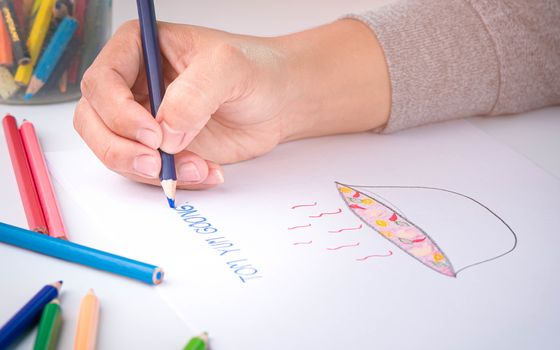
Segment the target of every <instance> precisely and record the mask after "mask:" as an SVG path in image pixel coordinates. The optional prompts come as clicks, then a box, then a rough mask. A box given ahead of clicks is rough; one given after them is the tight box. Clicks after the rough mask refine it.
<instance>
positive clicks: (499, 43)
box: [347, 0, 560, 132]
mask: <svg viewBox="0 0 560 350" xmlns="http://www.w3.org/2000/svg"><path fill="white" fill-rule="evenodd" d="M347 17H350V18H355V19H358V20H360V21H362V22H364V23H366V24H367V25H368V26H369V27H370V28H371V29H372V30H373V32H374V33H375V35H376V37H377V39H378V40H379V42H380V44H381V46H382V47H383V50H384V53H385V58H386V61H387V66H388V68H389V75H390V79H391V89H392V94H391V97H392V102H391V116H390V119H389V122H388V124H387V126H386V127H385V129H384V132H392V131H396V130H400V129H404V128H408V127H413V126H416V125H421V124H425V123H429V122H435V121H441V120H448V119H454V118H461V117H466V116H474V115H479V116H481V115H499V114H511V113H519V112H524V111H528V110H532V109H536V108H539V107H544V106H549V105H554V104H560V0H393V1H390V2H387V1H385V2H384V3H382V4H380V5H379V6H378V7H376V8H374V9H373V10H371V11H368V12H366V13H363V14H355V15H349V16H347Z"/></svg>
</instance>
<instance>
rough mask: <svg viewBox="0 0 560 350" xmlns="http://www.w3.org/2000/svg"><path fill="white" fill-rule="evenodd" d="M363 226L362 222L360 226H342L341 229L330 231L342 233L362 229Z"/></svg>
mask: <svg viewBox="0 0 560 350" xmlns="http://www.w3.org/2000/svg"><path fill="white" fill-rule="evenodd" d="M361 228H362V224H360V226H358V227H350V228H341V229H340V230H336V231H329V233H340V232H342V231H353V230H360V229H361Z"/></svg>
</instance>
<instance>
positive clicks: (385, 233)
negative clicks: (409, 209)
mask: <svg viewBox="0 0 560 350" xmlns="http://www.w3.org/2000/svg"><path fill="white" fill-rule="evenodd" d="M381 234H382V235H383V236H385V237H387V238H391V237H393V232H391V231H381Z"/></svg>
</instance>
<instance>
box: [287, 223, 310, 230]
mask: <svg viewBox="0 0 560 350" xmlns="http://www.w3.org/2000/svg"><path fill="white" fill-rule="evenodd" d="M310 226H311V224H307V225H300V226H294V227H288V230H295V229H296V228H302V227H310Z"/></svg>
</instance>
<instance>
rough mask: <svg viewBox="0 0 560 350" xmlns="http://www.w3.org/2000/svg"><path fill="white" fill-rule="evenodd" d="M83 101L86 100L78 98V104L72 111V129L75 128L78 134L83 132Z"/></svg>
mask: <svg viewBox="0 0 560 350" xmlns="http://www.w3.org/2000/svg"><path fill="white" fill-rule="evenodd" d="M84 103H87V102H85V101H84V99H83V98H82V99H80V101H79V102H78V105H77V106H76V110H75V111H74V119H73V125H74V130H76V131H77V132H78V134H80V135H82V134H83V129H84V111H83V109H84V107H83V104H84Z"/></svg>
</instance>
